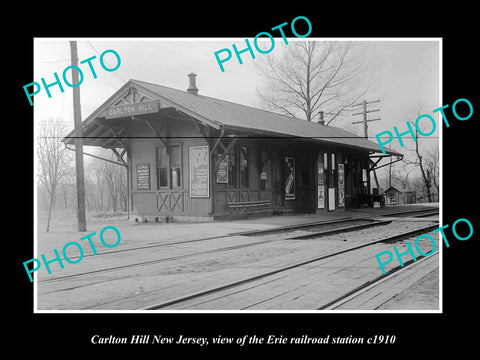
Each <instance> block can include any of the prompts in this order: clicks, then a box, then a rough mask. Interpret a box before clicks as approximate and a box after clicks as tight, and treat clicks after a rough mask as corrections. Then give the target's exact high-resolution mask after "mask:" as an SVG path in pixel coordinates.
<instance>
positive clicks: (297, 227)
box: [38, 218, 392, 284]
mask: <svg viewBox="0 0 480 360" xmlns="http://www.w3.org/2000/svg"><path fill="white" fill-rule="evenodd" d="M352 221H356V222H358V221H364V222H365V223H362V224H358V225H353V226H345V227H338V228H334V229H328V230H324V231H314V232H311V233H310V234H306V235H298V236H293V237H288V235H287V237H286V238H285V237H283V238H275V239H266V240H258V241H255V242H253V243H247V244H237V245H231V246H224V247H220V248H216V249H209V250H203V251H196V252H192V253H188V254H181V255H176V256H170V257H165V258H160V259H153V260H148V261H142V262H138V263H133V264H125V265H120V266H115V267H109V268H105V269H96V270H92V271H87V272H83V273H77V274H70V275H65V276H57V277H54V278H49V279H43V280H40V281H38V283H40V284H43V283H51V282H56V281H61V280H67V279H71V278H75V277H80V276H88V275H93V274H98V273H105V272H109V271H117V270H122V269H128V268H135V267H139V266H147V265H152V264H159V263H163V262H168V261H174V260H180V259H185V258H191V257H195V256H198V255H204V254H214V253H218V252H225V251H232V250H238V249H242V248H248V247H253V246H259V245H262V244H265V243H273V242H281V241H286V240H302V239H307V238H321V237H323V236H328V235H334V234H338V233H345V232H351V231H356V230H360V229H365V228H369V227H373V226H382V225H387V224H390V223H391V222H392V220H372V219H368V218H367V219H359V218H353V219H352V218H342V219H336V220H329V221H322V222H314V223H307V224H296V225H294V226H284V227H280V228H275V229H272V230H257V231H248V232H239V233H231V234H228V235H221V236H214V237H209V238H202V239H195V240H185V241H178V242H172V243H165V244H158V245H152V246H144V247H137V248H130V249H124V250H118V251H110V252H105V253H99V254H97V255H95V256H98V255H106V254H113V253H117V252H125V251H134V250H142V249H150V248H154V247H164V246H174V245H178V244H185V243H192V242H198V241H207V240H214V239H219V238H225V237H230V236H235V235H248V236H254V235H258V236H264V235H271V234H276V233H279V232H282V233H283V234H287V233H288V232H291V231H297V230H304V229H317V228H319V227H320V228H321V227H322V226H327V225H332V224H335V225H338V224H341V223H348V222H352ZM86 256H87V255H85V257H86ZM89 256H93V255H89ZM73 259H74V257H71V258H70V260H73Z"/></svg>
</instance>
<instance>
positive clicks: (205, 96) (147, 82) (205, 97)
mask: <svg viewBox="0 0 480 360" xmlns="http://www.w3.org/2000/svg"><path fill="white" fill-rule="evenodd" d="M130 81H136V82H143V83H146V84H150V85H154V86H160V87H163V88H167V89H170V90H175V91H180V92H182V93H186V94H188V93H187V92H186V91H183V90H180V89H177V88H174V87H170V86H165V85H160V84H155V83H152V82H149V81H143V80H136V79H130ZM194 96H201V97H202V98H204V99H211V100H218V101H222V102H226V103H229V104H233V105H235V106H244V107H247V108H250V109H253V110H259V111H263V112H266V113H269V114H273V115H279V116H282V117H286V118H289V119H293V120H300V121H307V119H302V118H297V117H294V116H289V115H286V114H280V113H277V112H274V111H271V110H266V109H262V108H259V107H255V106H252V105H245V104H239V103H236V102H233V101H231V100H225V99H220V98H216V97H213V96H208V95H203V94H197V95H194ZM312 123H313V122H312ZM314 124H317V123H314ZM318 125H321V124H318ZM323 126H325V125H323Z"/></svg>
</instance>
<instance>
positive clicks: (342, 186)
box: [338, 164, 345, 207]
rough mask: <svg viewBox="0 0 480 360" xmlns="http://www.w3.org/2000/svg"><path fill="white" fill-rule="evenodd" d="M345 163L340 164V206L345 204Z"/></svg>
mask: <svg viewBox="0 0 480 360" xmlns="http://www.w3.org/2000/svg"><path fill="white" fill-rule="evenodd" d="M344 170H345V169H344V164H338V207H344V206H345V176H344V175H345V172H344Z"/></svg>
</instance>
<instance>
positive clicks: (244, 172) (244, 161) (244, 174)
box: [240, 146, 248, 187]
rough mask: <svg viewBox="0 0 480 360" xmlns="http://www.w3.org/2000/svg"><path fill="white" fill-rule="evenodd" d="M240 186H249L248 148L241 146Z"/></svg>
mask: <svg viewBox="0 0 480 360" xmlns="http://www.w3.org/2000/svg"><path fill="white" fill-rule="evenodd" d="M240 186H242V187H248V149H247V147H246V146H241V147H240Z"/></svg>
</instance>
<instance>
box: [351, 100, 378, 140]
mask: <svg viewBox="0 0 480 360" xmlns="http://www.w3.org/2000/svg"><path fill="white" fill-rule="evenodd" d="M377 102H380V100H373V101H367V100H363V101H362V102H361V103H358V104H355V105H352V106H363V109H362V112H358V113H355V114H352V116H353V115H363V120H362V121H355V122H353V123H352V124H361V123H363V137H364V138H365V139H368V123H369V122H371V121H378V120H381V119H380V118H375V119H367V114H368V113H371V112H375V111H380V109H374V110H367V105H368V104H373V103H377Z"/></svg>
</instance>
